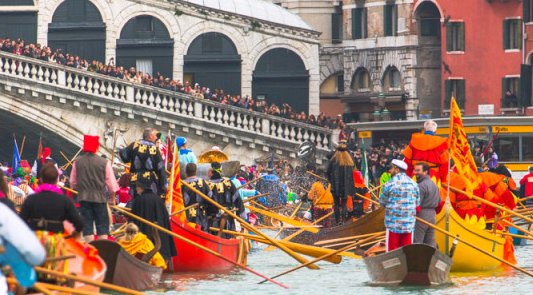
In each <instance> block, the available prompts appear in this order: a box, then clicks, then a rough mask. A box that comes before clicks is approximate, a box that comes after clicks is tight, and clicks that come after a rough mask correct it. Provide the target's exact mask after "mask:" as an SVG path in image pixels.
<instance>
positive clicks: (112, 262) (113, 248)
mask: <svg viewBox="0 0 533 295" xmlns="http://www.w3.org/2000/svg"><path fill="white" fill-rule="evenodd" d="M91 244H92V245H93V246H94V247H95V248H96V249H98V252H99V253H100V256H101V257H102V259H104V261H105V263H106V264H107V273H106V275H105V279H104V281H105V282H106V283H110V284H115V285H118V286H122V287H126V288H129V289H133V290H137V291H146V290H152V289H154V288H156V287H157V286H158V285H159V282H160V281H161V275H162V274H163V269H162V268H161V267H155V266H153V265H151V264H149V263H146V262H144V261H143V260H141V259H139V258H137V257H135V256H132V255H130V254H129V253H128V252H126V250H124V248H122V247H121V246H120V245H119V244H117V243H115V242H112V241H109V240H97V241H93V242H91Z"/></svg>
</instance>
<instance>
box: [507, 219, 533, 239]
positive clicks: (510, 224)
mask: <svg viewBox="0 0 533 295" xmlns="http://www.w3.org/2000/svg"><path fill="white" fill-rule="evenodd" d="M501 222H503V223H505V224H507V225H509V226H512V227H514V228H515V229H516V230H518V231H520V232H523V233H525V234H526V235H528V236H530V237H533V232H530V231H527V230H525V229H523V228H521V227H520V226H518V225H516V224H514V223H512V222H509V221H507V220H505V219H503V220H502V221H501Z"/></svg>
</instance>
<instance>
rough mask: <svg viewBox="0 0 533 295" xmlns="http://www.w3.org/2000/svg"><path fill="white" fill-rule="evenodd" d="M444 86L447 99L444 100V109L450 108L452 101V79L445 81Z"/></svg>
mask: <svg viewBox="0 0 533 295" xmlns="http://www.w3.org/2000/svg"><path fill="white" fill-rule="evenodd" d="M444 88H445V89H446V91H445V92H446V93H445V100H444V109H449V108H450V102H451V100H452V80H445V81H444Z"/></svg>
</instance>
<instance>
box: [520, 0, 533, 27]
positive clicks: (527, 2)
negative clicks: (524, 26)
mask: <svg viewBox="0 0 533 295" xmlns="http://www.w3.org/2000/svg"><path fill="white" fill-rule="evenodd" d="M523 3H524V4H523V6H522V7H523V8H524V16H523V17H524V21H525V22H526V23H528V22H530V21H531V0H524V1H523Z"/></svg>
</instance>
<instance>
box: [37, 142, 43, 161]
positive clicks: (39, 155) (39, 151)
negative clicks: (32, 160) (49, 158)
mask: <svg viewBox="0 0 533 295" xmlns="http://www.w3.org/2000/svg"><path fill="white" fill-rule="evenodd" d="M42 157H43V140H42V138H40V137H39V149H38V150H37V159H40V158H42Z"/></svg>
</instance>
